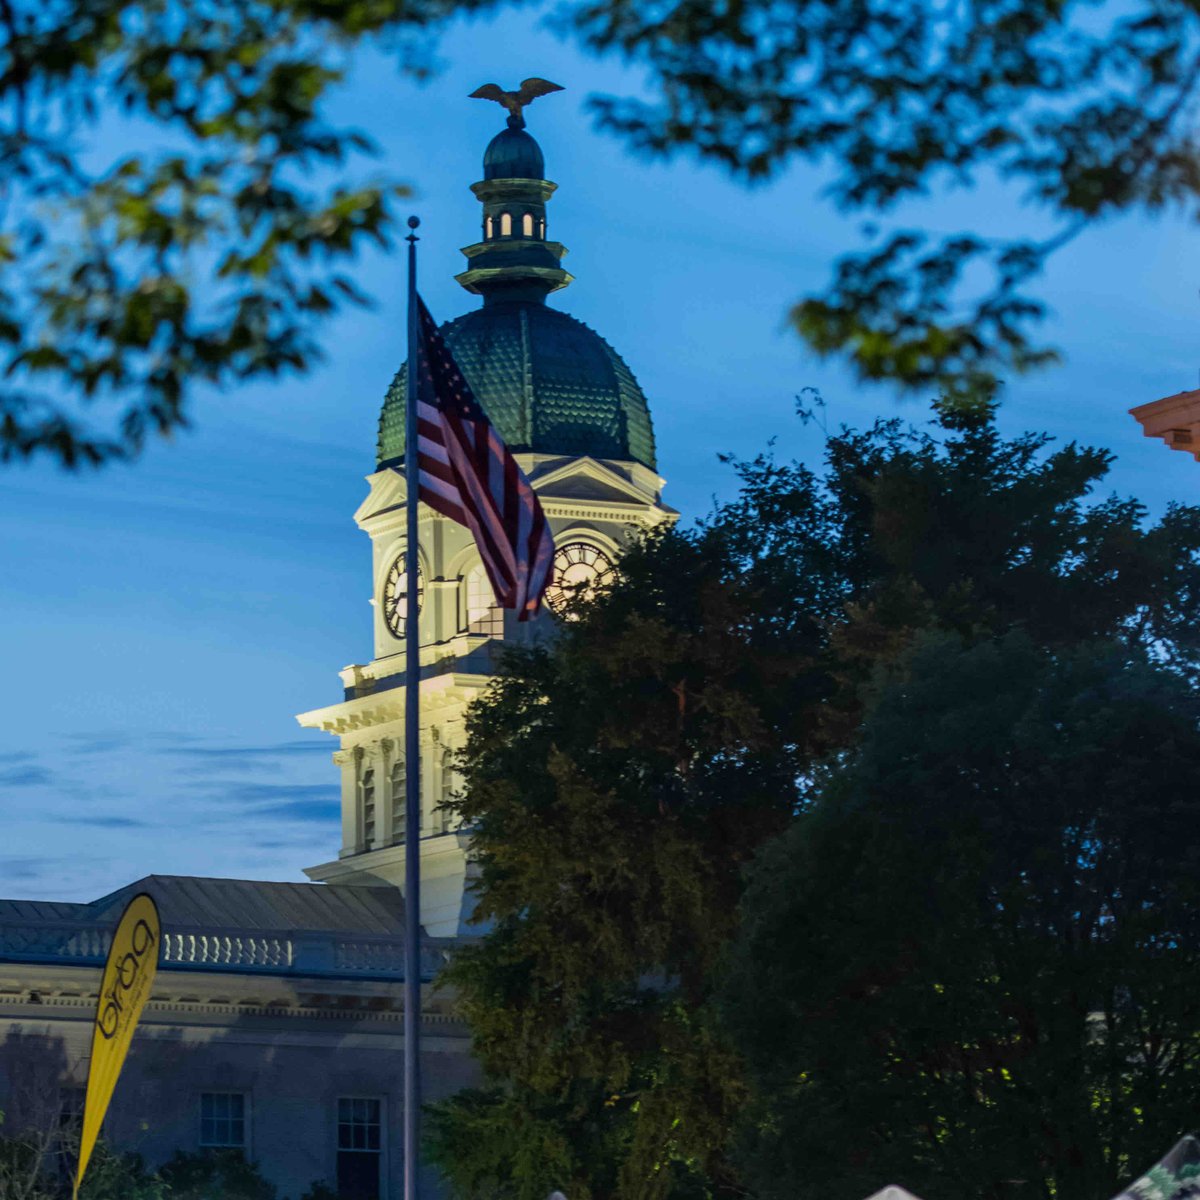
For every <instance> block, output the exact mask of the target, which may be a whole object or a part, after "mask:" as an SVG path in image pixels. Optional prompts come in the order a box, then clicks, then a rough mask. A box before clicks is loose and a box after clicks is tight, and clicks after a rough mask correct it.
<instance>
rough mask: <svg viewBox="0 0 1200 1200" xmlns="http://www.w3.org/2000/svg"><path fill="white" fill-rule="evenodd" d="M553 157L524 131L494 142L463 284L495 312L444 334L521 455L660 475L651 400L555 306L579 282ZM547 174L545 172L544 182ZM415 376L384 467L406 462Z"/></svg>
mask: <svg viewBox="0 0 1200 1200" xmlns="http://www.w3.org/2000/svg"><path fill="white" fill-rule="evenodd" d="M544 171H545V166H544V165H543V160H542V151H541V148H540V147H539V146H538V144H537V142H535V141H534V140H533V138H532V137H530V135H529V134H528V133H526V132H525V130H524V129H521V128H515V127H513V126H512V124H511V123H510V127H509V128H508V129H506V130H504V131H503V132H502V133H500V134H499V135H498V136H497V137H495V138H493V139H492V142H491V144H490V145H489V146H488V148H487V152H486V154H485V156H484V178H483V179H482V180H480V182H478V183H476V184H473V185H472V187H471V190H472V191H473V192H474V193H475V195H476V196H477V197H478V198H479V200H480V202H481V203H482V205H483V222H482V225H483V229H482V232H483V240H482V241H479V242H476V243H474V244H473V245H471V246H467V247H465V248H464V250H463V254H465V255H466V257H467V263H468V269H467V270H466V271H464V272H463V273H462V274H461V275H459V276H457V279H458V281H459V283H461V284H462V286H463V287H464V288H466V289H467V291H469V292H473V293H475V294H476V295H480V296H482V297H483V307H482V308H479V309H476V310H475V311H474V312H469V313H467V314H465V315H464V316H461V317H459V318H458V319H457V320H454V321H450V322H449V323H448V324H446V325H443V326H442V335H443V336H444V337H445V339H446V344H447V345H448V346H449V348H450V353H451V354H453V355H454V358H455V361H456V362H457V363H458V365H459V366H460V367H461V368H462V372H463V374H464V375H465V376H466V378H467V383H469V384H470V385H471V390H472V391H473V392H474V393H475V398H476V399H477V400H478V401H479V403H480V404H482V405H483V408H484V411H485V412H486V413H487V414H488V416H489V417H490V418H491V420H492V421H493V422H494V423H495V425H496V428H497V429H498V430H499V431H500V436H501V437H503V438H504V440H505V442H507V443H508V445H509V447H510V448H511V449H513V450H518V451H519V450H526V451H534V452H536V453H541V454H562V455H571V456H576V455H585V454H587V455H591V456H592V457H593V458H610V459H624V460H627V461H628V460H632V461H633V462H639V463H642V464H643V465H644V466H647V467H650V468H651V469H652V470H653V469H654V467H655V462H654V431H653V429H652V428H651V425H650V410H649V408H648V406H647V404H646V397H645V395H644V394H643V393H642V389H641V388H640V387H638V383H637V380H636V379H634V377H633V373H632V372H631V371H630V370H629V368H628V367H627V366H626V365H625V362H624V360H623V359H622V358H621V356H620V355H619V354H618V353H617V352H616V351H615V350H614V349H613V348H612V347H611V346H610V345H609V344H608V343H607V342H606V341H605V340H604V339H603V338H602V337H601V336H600V335H599V334H598V333H595V332H593V331H592V330H591V329H589V328H588V327H587V326H586V325H584V324H583V322H582V321H576V320H575V318H574V317H569V316H567V315H566V313H563V312H559V311H557V310H556V309H553V308H549V307H547V305H546V296H547V295H548V294H549V293H550V292H552V291H556V290H558V289H559V288H563V287H566V286H567V284H569V283H570V282H571V276H570V275H569V274H568V273H567V272H566V271H565V270H563V268H562V267H561V265H560V260H561V259H562V257H563V255H564V254H565V253H566V248H565V247H564V246H563V245H562V243H560V242H553V241H548V240H547V238H546V203H547V201H548V200H549V199H550V197H551V196H552V195H553V194H554V190H555V185H554V184H553V183H551V182H550V181H549V180H547V179H543V178H541V175H542V173H543V172H544ZM534 172H536V174H535V173H534ZM406 385H407V371H406V369H405V368H401V370H400V373H399V374H398V375H397V376H396V378H395V379H394V380H393V381H392V386H391V387H390V388H388V393H387V396H386V398H385V399H384V402H383V412H382V413H381V414H380V416H379V444H378V452H379V453H378V461H379V465H380V466H381V467H384V466H394V465H396V464H397V463H398V462H399V460H400V459H401V458H402V457H403V455H404V405H405V388H406Z"/></svg>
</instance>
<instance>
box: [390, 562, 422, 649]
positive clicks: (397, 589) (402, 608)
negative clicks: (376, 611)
mask: <svg viewBox="0 0 1200 1200" xmlns="http://www.w3.org/2000/svg"><path fill="white" fill-rule="evenodd" d="M424 602H425V573H424V572H423V571H422V570H421V564H420V563H418V564H417V611H418V612H420V611H421V605H422V604H423V603H424ZM407 615H408V572H407V571H405V569H404V555H403V554H399V555H397V556H396V561H395V562H394V563H392V566H391V570H389V571H388V574H387V582H386V583H384V585H383V619H384V620H385V621H386V622H387V627H388V629H389V630H390V631H391V634H392V637H395V638H402V637H403V636H404V621H405V617H406V616H407Z"/></svg>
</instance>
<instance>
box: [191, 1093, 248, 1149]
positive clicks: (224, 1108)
mask: <svg viewBox="0 0 1200 1200" xmlns="http://www.w3.org/2000/svg"><path fill="white" fill-rule="evenodd" d="M200 1145H201V1146H234V1147H237V1148H238V1149H243V1150H244V1149H245V1147H246V1096H245V1094H244V1093H243V1092H201V1093H200Z"/></svg>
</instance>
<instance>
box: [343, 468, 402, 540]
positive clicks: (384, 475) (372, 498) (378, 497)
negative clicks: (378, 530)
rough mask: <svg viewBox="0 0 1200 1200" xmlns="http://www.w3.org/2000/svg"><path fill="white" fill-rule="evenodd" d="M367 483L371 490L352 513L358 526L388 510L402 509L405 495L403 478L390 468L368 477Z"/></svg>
mask: <svg viewBox="0 0 1200 1200" xmlns="http://www.w3.org/2000/svg"><path fill="white" fill-rule="evenodd" d="M367 483H368V485H369V486H370V488H371V490H370V491H369V492H368V493H367V496H366V499H365V500H363V502H362V503H361V504H360V505H359V506H358V509H357V510H356V511H355V513H354V520H355V521H356V522H357V523H358V525H359V526H362V524H363V523H364V522H365V521H368V520H370V519H371V518H372V517H377V516H379V514H380V513H383V512H387V511H388V510H389V509H396V508H402V507H403V506H404V497H405V495H406V494H407V489H406V488H405V486H404V476H403V475H401V474H400V472H399V471H393V470H391V469H390V468H388V469H387V470H384V471H376V472H375V474H374V475H368V476H367Z"/></svg>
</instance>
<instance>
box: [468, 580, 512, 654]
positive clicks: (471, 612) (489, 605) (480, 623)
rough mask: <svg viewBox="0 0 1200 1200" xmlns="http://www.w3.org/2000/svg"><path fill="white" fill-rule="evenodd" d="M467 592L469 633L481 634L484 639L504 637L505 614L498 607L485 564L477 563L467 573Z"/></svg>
mask: <svg viewBox="0 0 1200 1200" xmlns="http://www.w3.org/2000/svg"><path fill="white" fill-rule="evenodd" d="M465 591H466V602H467V604H466V607H467V611H466V618H467V632H468V633H479V634H482V635H483V636H484V637H500V636H502V635H503V633H504V614H503V613H502V612H501V611H500V609H499V608H498V607H497V606H496V597H495V595H494V594H493V593H492V585H491V582H490V580H489V579H488V577H487V572H486V571H485V570H484V569H483V563H476V564H475V565H474V566H473V567H472V568H471V569H470V570H469V571H468V572H467V580H466V586H465Z"/></svg>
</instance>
